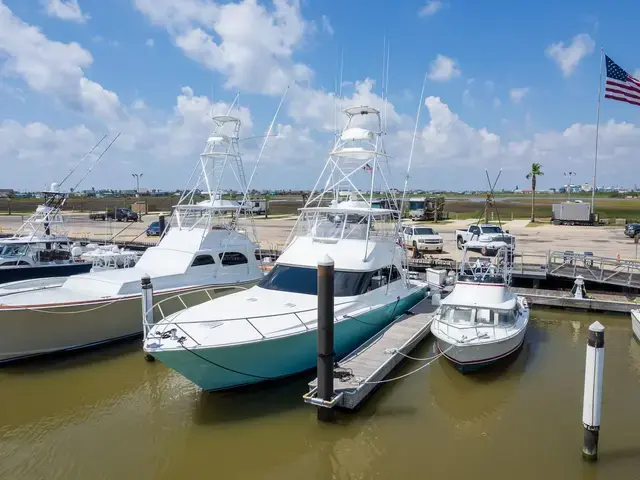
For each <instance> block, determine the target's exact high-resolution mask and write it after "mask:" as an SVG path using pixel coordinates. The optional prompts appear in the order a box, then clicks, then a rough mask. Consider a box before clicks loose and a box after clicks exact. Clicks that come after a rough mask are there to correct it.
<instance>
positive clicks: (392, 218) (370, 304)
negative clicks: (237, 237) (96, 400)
mask: <svg viewBox="0 0 640 480" xmlns="http://www.w3.org/2000/svg"><path fill="white" fill-rule="evenodd" d="M345 113H346V114H347V117H348V121H347V125H346V127H345V129H344V130H343V132H342V134H341V135H340V137H339V138H338V141H337V142H336V145H335V148H334V150H333V151H332V152H331V155H330V157H329V159H328V161H327V164H326V165H325V168H324V170H323V172H322V174H321V176H320V179H319V180H318V183H317V184H316V187H317V185H319V184H321V183H320V182H322V181H324V182H323V183H324V185H325V187H324V189H322V190H316V188H314V191H313V192H312V193H311V195H310V196H309V201H308V202H307V204H306V205H305V207H304V208H303V209H301V215H300V217H299V218H298V221H297V223H296V227H294V229H293V231H292V234H291V236H290V240H289V241H288V242H287V246H286V248H285V250H284V252H283V253H282V255H281V256H280V257H279V258H278V259H277V261H276V262H275V265H274V267H273V268H272V270H271V271H270V272H269V274H268V275H267V276H266V277H265V278H264V279H262V280H261V281H260V282H259V283H258V285H256V286H254V287H252V288H250V289H248V290H245V291H241V292H238V293H233V294H230V295H227V296H225V297H220V298H215V299H213V300H211V301H209V302H205V303H203V304H200V305H197V306H194V307H190V308H187V309H185V310H182V311H181V312H177V313H174V314H172V315H170V316H167V317H166V318H163V319H161V320H160V321H159V322H157V323H156V324H155V325H153V326H151V328H150V331H149V334H148V335H147V337H146V339H145V343H144V349H145V352H147V353H149V354H151V355H153V356H154V357H155V358H157V359H158V360H160V361H162V362H164V363H165V364H166V365H167V366H169V367H170V368H172V369H174V370H175V371H177V372H178V373H180V374H181V375H183V376H184V377H186V378H187V379H189V380H190V381H192V382H193V383H195V384H196V385H198V386H199V387H201V388H203V389H204V390H209V391H211V390H222V389H228V388H234V387H239V386H242V385H247V384H252V383H257V382H262V381H265V380H272V379H277V378H282V377H286V376H289V375H294V374H297V373H301V372H304V371H306V370H309V369H311V368H313V367H314V366H315V365H316V346H317V316H318V315H317V302H318V299H317V275H318V272H317V263H318V261H319V260H320V259H322V258H324V257H325V256H327V255H328V256H329V257H331V258H332V259H333V261H334V268H335V280H334V296H335V305H334V318H335V331H334V349H335V354H336V357H338V358H339V357H341V356H344V355H346V354H348V353H349V352H351V351H352V350H354V349H355V348H356V347H357V346H359V345H360V344H362V343H363V342H365V341H366V340H367V339H369V338H370V337H371V336H372V335H373V334H375V333H376V332H378V331H380V330H381V329H382V328H384V327H385V326H387V325H388V324H389V323H390V322H392V321H393V320H394V319H395V318H397V317H398V316H400V315H401V314H403V313H404V312H406V311H407V310H409V309H410V308H411V307H413V306H414V305H415V304H416V303H418V302H419V301H420V300H422V299H423V298H424V297H425V295H426V292H427V286H426V284H425V283H422V282H413V281H409V280H408V278H407V276H406V275H405V272H404V271H403V267H402V263H403V259H404V258H405V256H406V251H405V250H404V249H403V248H402V247H401V246H400V245H399V244H398V242H397V232H398V231H399V226H400V225H399V217H400V215H399V212H398V210H392V209H380V208H372V207H371V205H372V201H371V200H372V198H371V197H372V193H367V194H366V195H367V196H366V197H365V196H364V195H363V194H362V193H361V192H360V190H359V189H358V188H357V187H356V183H357V182H358V181H362V180H364V182H366V186H367V188H370V192H373V188H371V187H372V186H373V185H374V182H375V181H376V179H378V177H380V178H379V180H380V183H381V184H382V185H383V187H382V188H381V189H383V188H384V185H387V186H388V185H389V183H388V182H387V180H386V179H385V178H384V174H383V169H382V168H381V166H380V164H381V163H383V162H386V158H387V157H386V154H385V152H384V145H383V143H382V133H381V130H382V128H381V122H380V114H379V112H378V111H377V110H375V109H373V108H371V107H354V108H349V109H347V110H345ZM356 117H357V118H358V119H362V118H363V117H368V118H371V117H373V118H374V119H375V120H377V124H376V125H375V129H373V130H369V129H365V128H361V127H355V126H354V121H355V120H356ZM385 170H386V169H385ZM347 185H348V186H349V196H348V198H347V199H346V200H344V201H340V197H342V196H343V192H344V189H345V186H347ZM383 191H384V190H383ZM387 192H388V187H387ZM388 193H389V195H391V196H390V202H389V204H390V205H398V204H399V202H397V201H396V199H395V198H394V197H393V196H392V193H391V192H388Z"/></svg>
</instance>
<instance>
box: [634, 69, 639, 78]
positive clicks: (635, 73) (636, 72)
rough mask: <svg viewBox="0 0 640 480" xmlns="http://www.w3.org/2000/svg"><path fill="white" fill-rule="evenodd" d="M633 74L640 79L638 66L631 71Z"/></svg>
mask: <svg viewBox="0 0 640 480" xmlns="http://www.w3.org/2000/svg"><path fill="white" fill-rule="evenodd" d="M633 76H634V77H635V78H636V79H640V68H636V69H635V70H634V71H633Z"/></svg>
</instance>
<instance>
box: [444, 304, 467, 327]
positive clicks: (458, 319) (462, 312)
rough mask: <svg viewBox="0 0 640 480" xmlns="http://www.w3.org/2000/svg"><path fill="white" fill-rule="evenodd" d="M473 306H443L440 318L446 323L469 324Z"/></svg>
mask: <svg viewBox="0 0 640 480" xmlns="http://www.w3.org/2000/svg"><path fill="white" fill-rule="evenodd" d="M473 311H474V309H473V308H464V307H456V308H453V307H444V308H443V310H442V319H443V320H444V321H445V322H447V323H452V324H460V323H463V324H464V323H468V324H470V323H471V321H472V318H473Z"/></svg>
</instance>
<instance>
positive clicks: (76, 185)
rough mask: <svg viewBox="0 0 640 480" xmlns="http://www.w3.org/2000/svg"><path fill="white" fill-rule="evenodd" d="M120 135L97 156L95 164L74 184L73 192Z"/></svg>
mask: <svg viewBox="0 0 640 480" xmlns="http://www.w3.org/2000/svg"><path fill="white" fill-rule="evenodd" d="M120 135H121V134H120V133H118V135H116V137H115V138H114V139H113V140H111V143H110V144H109V145H107V148H105V149H104V150H103V151H102V153H101V154H100V155H98V158H96V160H95V162H93V164H92V165H91V166H90V167H89V170H87V171H86V172H85V174H84V175H83V176H82V178H81V179H80V180H78V183H76V184H75V185H74V187H73V190H74V191H75V189H76V188H78V185H80V183H81V182H82V181H83V180H84V179H85V178H86V176H87V175H89V173H91V170H93V167H95V166H96V165H97V164H98V162H99V161H100V159H101V158H102V156H103V155H104V154H105V153H107V151H108V150H109V149H110V148H111V145H113V144H114V143H115V142H116V140H118V138H119V137H120Z"/></svg>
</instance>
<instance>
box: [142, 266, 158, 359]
mask: <svg viewBox="0 0 640 480" xmlns="http://www.w3.org/2000/svg"><path fill="white" fill-rule="evenodd" d="M140 284H141V287H142V341H143V342H144V341H145V340H146V339H147V334H148V333H149V330H150V329H151V326H152V325H153V324H154V323H155V320H154V318H153V285H152V284H151V278H150V277H149V275H147V274H146V273H145V274H144V275H143V276H142V279H141V280H140ZM144 359H145V360H147V361H148V362H153V361H154V360H155V358H154V357H153V356H152V355H149V354H148V353H146V354H145V355H144Z"/></svg>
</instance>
